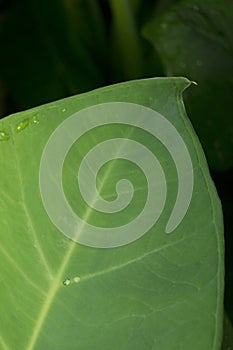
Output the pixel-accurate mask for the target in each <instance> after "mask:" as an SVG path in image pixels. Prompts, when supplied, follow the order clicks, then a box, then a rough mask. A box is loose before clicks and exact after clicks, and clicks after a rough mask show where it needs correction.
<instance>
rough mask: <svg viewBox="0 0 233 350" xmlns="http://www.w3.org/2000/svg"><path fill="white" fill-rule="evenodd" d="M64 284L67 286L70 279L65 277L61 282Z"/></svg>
mask: <svg viewBox="0 0 233 350" xmlns="http://www.w3.org/2000/svg"><path fill="white" fill-rule="evenodd" d="M62 283H63V284H64V286H68V285H69V284H70V279H69V278H66V279H65V280H64V281H63V282H62Z"/></svg>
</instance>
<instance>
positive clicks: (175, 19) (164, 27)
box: [144, 0, 233, 170]
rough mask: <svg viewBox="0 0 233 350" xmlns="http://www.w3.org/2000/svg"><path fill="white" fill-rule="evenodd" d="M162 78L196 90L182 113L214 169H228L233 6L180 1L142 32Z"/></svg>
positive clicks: (232, 146) (213, 0)
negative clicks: (184, 81)
mask: <svg viewBox="0 0 233 350" xmlns="http://www.w3.org/2000/svg"><path fill="white" fill-rule="evenodd" d="M144 35H145V36H146V37H147V38H148V39H149V41H150V42H151V43H152V44H153V45H154V47H155V48H156V50H157V51H158V53H159V54H160V57H161V59H162V62H163V65H164V68H165V71H166V74H167V75H168V76H172V75H175V76H177V75H178V76H179V75H182V76H187V77H188V78H189V79H190V80H194V81H196V82H197V83H198V85H199V89H190V90H189V91H188V93H187V96H186V97H187V108H188V112H189V115H190V118H191V120H192V122H193V125H194V127H195V130H196V131H197V134H198V136H199V137H200V141H201V143H202V145H203V147H204V150H205V152H206V155H207V159H208V164H209V165H210V166H211V167H212V168H213V169H215V170H226V169H229V168H230V167H232V166H233V158H232V152H233V143H232V138H233V123H232V117H231V115H232V94H231V91H232V89H233V78H232V77H233V4H232V2H230V1H226V0H224V1H222V0H207V1H201V0H188V1H187V0H185V1H182V2H180V3H179V4H178V5H177V6H175V7H173V8H172V9H171V10H169V11H167V12H166V13H165V14H164V15H162V16H161V17H159V18H155V19H154V20H152V21H151V22H150V23H148V24H147V25H146V27H145V28H144Z"/></svg>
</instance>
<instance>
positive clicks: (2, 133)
mask: <svg viewBox="0 0 233 350" xmlns="http://www.w3.org/2000/svg"><path fill="white" fill-rule="evenodd" d="M9 138H10V136H9V135H8V134H7V133H6V132H5V131H4V130H0V141H7V140H9Z"/></svg>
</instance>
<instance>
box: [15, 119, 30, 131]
mask: <svg viewBox="0 0 233 350" xmlns="http://www.w3.org/2000/svg"><path fill="white" fill-rule="evenodd" d="M28 124H29V119H28V118H26V119H24V120H22V121H21V122H19V124H18V125H16V132H20V131H22V130H24V129H25V128H26V127H27V126H28Z"/></svg>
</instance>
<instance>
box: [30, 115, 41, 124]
mask: <svg viewBox="0 0 233 350" xmlns="http://www.w3.org/2000/svg"><path fill="white" fill-rule="evenodd" d="M31 121H32V122H33V124H39V123H40V122H39V119H38V117H37V116H36V115H33V116H32V117H31Z"/></svg>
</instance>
